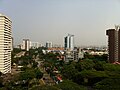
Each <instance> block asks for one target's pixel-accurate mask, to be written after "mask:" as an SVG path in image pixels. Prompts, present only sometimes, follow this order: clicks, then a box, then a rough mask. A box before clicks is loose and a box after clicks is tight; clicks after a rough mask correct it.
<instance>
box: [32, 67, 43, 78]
mask: <svg viewBox="0 0 120 90" xmlns="http://www.w3.org/2000/svg"><path fill="white" fill-rule="evenodd" d="M34 72H35V78H37V79H41V78H42V77H43V73H42V72H41V71H40V69H38V68H36V69H35V70H34Z"/></svg>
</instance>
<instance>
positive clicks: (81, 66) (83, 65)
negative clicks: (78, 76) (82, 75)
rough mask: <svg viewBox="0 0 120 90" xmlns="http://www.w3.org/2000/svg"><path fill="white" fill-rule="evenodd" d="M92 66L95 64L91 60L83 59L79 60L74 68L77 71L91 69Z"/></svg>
mask: <svg viewBox="0 0 120 90" xmlns="http://www.w3.org/2000/svg"><path fill="white" fill-rule="evenodd" d="M94 66H95V63H94V62H93V61H92V60H83V61H79V62H78V63H77V64H76V68H77V69H78V70H79V71H82V70H92V69H93V67H94Z"/></svg>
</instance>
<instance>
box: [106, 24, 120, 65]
mask: <svg viewBox="0 0 120 90" xmlns="http://www.w3.org/2000/svg"><path fill="white" fill-rule="evenodd" d="M106 35H108V53H109V56H108V61H109V62H110V63H115V62H120V26H115V29H109V30H107V31H106Z"/></svg>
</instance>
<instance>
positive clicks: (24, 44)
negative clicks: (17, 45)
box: [21, 39, 30, 51]
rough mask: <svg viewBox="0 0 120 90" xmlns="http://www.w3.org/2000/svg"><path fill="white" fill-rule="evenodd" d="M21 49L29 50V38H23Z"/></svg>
mask: <svg viewBox="0 0 120 90" xmlns="http://www.w3.org/2000/svg"><path fill="white" fill-rule="evenodd" d="M21 49H22V50H26V51H29V49H30V40H29V39H23V42H22V46H21Z"/></svg>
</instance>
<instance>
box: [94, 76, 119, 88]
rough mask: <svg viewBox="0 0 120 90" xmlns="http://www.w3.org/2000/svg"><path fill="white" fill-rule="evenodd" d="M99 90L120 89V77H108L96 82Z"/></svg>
mask: <svg viewBox="0 0 120 90" xmlns="http://www.w3.org/2000/svg"><path fill="white" fill-rule="evenodd" d="M94 88H95V89H97V90H120V78H119V79H118V78H114V79H112V78H107V79H104V80H102V81H101V82H98V83H96V84H95V87H94Z"/></svg>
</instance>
